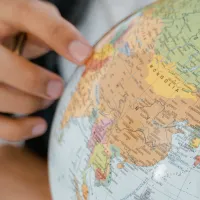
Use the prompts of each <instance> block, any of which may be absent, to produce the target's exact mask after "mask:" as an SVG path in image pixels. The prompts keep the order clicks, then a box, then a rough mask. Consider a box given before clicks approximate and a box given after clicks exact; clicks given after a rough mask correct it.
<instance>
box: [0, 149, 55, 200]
mask: <svg viewBox="0 0 200 200" xmlns="http://www.w3.org/2000/svg"><path fill="white" fill-rule="evenodd" d="M0 160H1V165H0V194H1V198H2V199H4V200H15V199H20V200H27V199H29V200H35V199H37V200H50V199H51V198H50V190H49V185H48V174H47V164H46V162H45V161H43V160H40V159H39V158H38V157H36V156H35V155H34V154H32V153H30V152H29V151H27V150H25V149H21V148H15V147H11V146H5V147H0Z"/></svg>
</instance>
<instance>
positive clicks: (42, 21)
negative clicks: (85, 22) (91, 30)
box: [0, 0, 92, 65]
mask: <svg viewBox="0 0 200 200" xmlns="http://www.w3.org/2000/svg"><path fill="white" fill-rule="evenodd" d="M0 7H1V8H2V10H1V13H0V20H1V19H2V20H3V21H4V22H6V23H8V24H10V25H12V26H14V27H15V28H17V29H19V30H21V31H25V32H29V33H31V34H33V35H35V36H37V37H38V38H40V39H41V40H42V41H44V42H45V43H46V44H47V45H48V46H49V47H50V48H52V49H53V50H55V51H56V52H57V53H58V54H60V55H61V56H63V57H65V58H66V59H68V60H70V61H72V62H74V63H76V64H78V65H81V64H83V63H84V61H85V60H86V59H87V58H88V57H89V56H90V55H91V53H92V47H91V46H90V45H89V43H88V42H87V41H86V40H85V38H84V37H83V36H82V35H81V34H80V33H79V31H78V30H77V29H76V28H75V27H74V26H73V25H72V24H70V23H69V22H68V21H66V20H65V19H64V18H62V16H61V15H60V14H59V12H58V11H57V9H56V8H55V7H54V6H53V5H52V4H50V3H46V2H42V1H38V0H28V1H27V0H9V1H8V0H1V1H0Z"/></svg>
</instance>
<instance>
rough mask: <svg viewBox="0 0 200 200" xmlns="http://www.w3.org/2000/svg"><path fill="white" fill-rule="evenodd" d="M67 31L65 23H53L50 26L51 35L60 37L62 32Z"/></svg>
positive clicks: (51, 36)
mask: <svg viewBox="0 0 200 200" xmlns="http://www.w3.org/2000/svg"><path fill="white" fill-rule="evenodd" d="M63 32H65V27H64V26H63V24H59V23H57V24H51V25H50V27H49V37H50V38H58V37H60V36H61V33H63Z"/></svg>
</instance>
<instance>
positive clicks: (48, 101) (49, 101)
mask: <svg viewBox="0 0 200 200" xmlns="http://www.w3.org/2000/svg"><path fill="white" fill-rule="evenodd" d="M53 103H54V100H45V101H44V103H43V108H44V109H46V108H48V107H50V106H51V105H52V104H53Z"/></svg>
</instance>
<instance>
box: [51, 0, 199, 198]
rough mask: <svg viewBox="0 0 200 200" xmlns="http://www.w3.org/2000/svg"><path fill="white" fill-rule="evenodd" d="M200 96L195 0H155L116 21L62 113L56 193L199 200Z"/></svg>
mask: <svg viewBox="0 0 200 200" xmlns="http://www.w3.org/2000/svg"><path fill="white" fill-rule="evenodd" d="M199 92H200V1H199V0H163V1H158V2H157V3H154V4H152V5H150V6H148V7H146V8H144V9H142V10H140V11H138V12H137V13H135V14H133V15H131V16H130V17H128V18H127V19H125V20H124V21H123V22H121V23H120V24H118V25H117V26H116V27H114V28H113V29H112V30H111V31H110V32H109V33H107V34H106V35H105V36H104V37H103V38H102V39H101V40H100V41H99V42H98V43H97V45H96V46H95V52H94V55H93V56H92V57H91V58H90V59H89V61H88V62H87V64H86V65H85V66H83V67H81V68H79V69H78V70H77V71H76V72H75V74H74V75H73V78H72V80H71V82H70V83H69V85H68V87H67V88H66V91H65V93H64V95H63V97H62V99H61V101H60V105H59V107H58V109H57V113H56V116H55V120H54V124H53V127H52V133H51V139H50V151H49V174H50V183H51V190H52V195H53V199H54V200H64V199H67V200H161V199H162V200H198V199H200V101H199V97H200V93H199Z"/></svg>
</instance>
